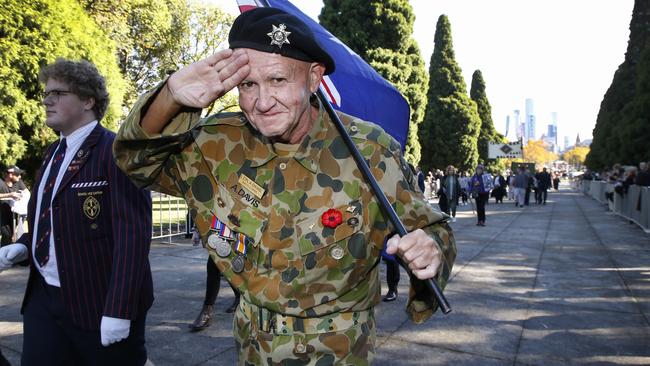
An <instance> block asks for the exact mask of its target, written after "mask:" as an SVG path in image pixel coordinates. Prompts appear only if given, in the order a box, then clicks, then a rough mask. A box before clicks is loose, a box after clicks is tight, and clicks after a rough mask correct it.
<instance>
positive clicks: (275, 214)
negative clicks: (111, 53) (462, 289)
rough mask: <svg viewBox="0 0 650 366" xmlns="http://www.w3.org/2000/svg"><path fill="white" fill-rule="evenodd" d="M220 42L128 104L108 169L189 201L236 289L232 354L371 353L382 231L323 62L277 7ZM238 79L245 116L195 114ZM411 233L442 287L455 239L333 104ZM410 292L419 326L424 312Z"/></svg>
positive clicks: (416, 268)
mask: <svg viewBox="0 0 650 366" xmlns="http://www.w3.org/2000/svg"><path fill="white" fill-rule="evenodd" d="M229 42H230V47H231V48H232V49H233V50H224V51H221V52H219V53H217V54H215V55H213V56H210V57H208V58H207V59H205V60H202V61H199V62H196V63H194V64H191V65H189V66H187V67H185V68H183V69H182V70H180V71H178V72H176V73H174V74H173V75H172V76H170V77H169V79H168V80H166V82H164V83H162V84H161V85H160V86H158V87H157V88H156V89H155V90H154V91H152V92H150V93H148V94H145V95H143V96H142V97H141V98H140V100H139V101H138V102H137V104H136V105H135V107H134V108H133V110H132V111H131V114H130V115H129V117H128V119H127V121H126V123H125V124H124V125H123V126H122V129H121V130H120V132H119V134H118V139H117V140H116V143H115V145H114V153H115V156H116V160H117V161H118V164H119V165H120V166H121V168H122V169H124V170H125V171H126V172H127V174H128V175H129V176H130V177H131V179H133V180H134V181H135V182H136V183H137V184H138V185H140V186H146V187H150V188H152V189H155V190H159V191H163V192H167V193H170V194H175V195H180V196H183V197H185V199H186V200H187V202H188V204H189V206H190V208H191V212H192V214H193V215H194V217H195V222H196V225H197V227H198V229H199V232H200V234H201V237H202V240H203V241H204V243H206V247H207V248H208V251H209V254H210V256H211V258H212V259H213V260H214V261H215V262H216V264H217V266H218V267H219V269H220V271H222V272H223V274H224V276H225V277H226V278H227V279H228V281H230V282H231V283H232V284H233V285H234V286H235V287H236V288H237V289H238V290H239V291H240V292H241V293H242V300H241V303H240V307H239V309H238V310H237V312H236V315H235V320H234V335H235V342H236V345H237V348H238V351H239V363H240V364H242V365H243V364H289V363H292V362H297V363H300V364H304V365H307V364H309V365H316V364H318V365H330V364H334V363H336V364H346V365H348V364H354V365H364V364H369V363H370V362H371V361H372V358H373V356H374V350H375V348H374V347H375V322H374V316H373V307H374V306H375V305H376V304H378V303H379V301H380V281H379V276H378V274H379V272H378V271H379V269H378V263H379V258H380V251H381V248H382V245H383V242H384V238H386V237H387V236H389V235H391V234H392V232H393V231H394V229H393V228H392V226H391V224H390V223H389V220H388V218H387V217H385V216H384V214H383V213H382V212H381V210H380V209H379V206H378V204H377V201H376V199H375V198H374V196H373V193H372V191H371V190H370V187H369V186H368V185H367V184H366V183H365V182H364V181H363V178H362V176H361V174H360V173H359V170H358V168H357V166H356V164H355V162H354V160H353V158H352V157H351V155H350V152H349V151H348V149H347V148H346V146H345V145H344V144H343V142H342V141H341V138H340V136H339V135H338V132H337V130H336V129H335V128H334V126H333V125H332V122H331V121H330V119H329V117H328V116H327V115H326V114H325V113H324V109H323V107H322V106H321V105H320V103H319V101H318V99H317V98H315V96H314V93H315V92H316V91H317V89H318V85H319V83H320V81H321V78H322V77H323V75H324V74H329V73H331V72H333V71H334V67H335V65H334V61H333V60H332V58H331V57H330V56H329V55H328V54H327V52H326V51H324V50H323V49H322V48H321V47H320V45H319V44H318V43H317V42H316V40H315V39H314V35H313V34H312V32H311V31H310V30H309V28H308V27H307V26H306V25H305V24H304V23H302V22H301V21H300V20H298V19H297V18H296V17H294V16H291V15H289V14H287V13H285V12H283V11H280V10H277V9H271V8H259V9H255V10H251V11H248V12H246V13H244V14H242V15H240V16H239V17H238V18H237V19H236V20H235V22H234V24H233V27H232V29H231V32H230V36H229ZM234 87H238V88H239V104H240V107H241V109H242V113H229V114H220V115H216V116H209V117H207V118H204V119H200V110H201V108H204V107H206V106H208V105H209V104H210V103H212V102H213V101H214V100H216V99H218V98H219V97H221V96H223V95H224V94H225V93H226V92H228V91H229V90H231V89H233V88H234ZM339 115H340V118H341V119H342V121H343V123H344V125H345V127H346V128H347V130H348V131H349V133H350V135H351V136H352V138H353V140H354V141H355V143H356V144H357V145H358V147H359V149H360V151H361V152H362V153H363V154H364V157H365V158H366V159H367V161H368V162H369V164H370V166H371V167H372V170H373V173H374V175H375V176H376V177H377V179H378V181H379V184H380V185H381V187H383V189H384V190H385V193H386V194H387V196H388V198H389V199H390V200H391V201H392V202H393V204H394V207H395V208H396V211H397V212H398V214H399V215H400V216H401V219H402V220H403V222H404V224H405V225H406V227H407V228H408V229H409V231H410V233H409V234H408V235H406V236H404V237H402V238H399V237H397V236H393V237H392V239H391V240H390V241H389V248H388V252H389V253H390V254H398V255H400V256H401V257H402V258H403V259H404V261H405V262H406V263H407V264H408V265H409V267H410V268H411V269H412V271H413V273H414V274H415V275H416V276H417V277H418V278H420V279H428V278H434V277H436V278H437V279H438V281H439V283H440V285H444V284H445V282H446V280H447V278H448V277H449V273H450V271H451V266H452V264H453V260H454V258H455V254H456V249H455V245H454V241H453V237H452V236H451V231H450V229H449V228H448V226H447V225H446V222H445V216H444V215H443V214H441V213H439V212H436V211H434V210H432V209H431V207H430V206H428V205H427V204H426V202H425V200H424V198H423V196H422V194H421V193H419V191H418V189H417V188H416V184H417V182H416V181H415V178H414V176H413V174H412V173H411V171H410V169H409V168H408V166H407V164H406V162H405V161H404V159H403V158H402V156H401V154H400V148H399V145H398V144H397V143H396V142H395V141H394V140H393V139H392V138H391V137H390V136H388V135H387V134H386V133H385V132H384V131H383V130H382V129H381V128H379V127H378V126H376V125H374V124H372V123H368V122H364V121H361V120H359V119H356V118H354V117H351V116H348V115H345V114H342V113H340V114H339ZM435 306H436V305H435V304H434V303H433V301H432V300H431V299H424V298H419V297H418V296H417V293H416V292H415V291H413V290H412V291H411V294H410V297H409V302H408V305H407V311H408V313H409V314H410V316H411V318H412V319H413V320H414V321H416V322H422V321H424V320H426V319H427V318H428V317H429V316H431V314H432V313H433V311H434V309H435Z"/></svg>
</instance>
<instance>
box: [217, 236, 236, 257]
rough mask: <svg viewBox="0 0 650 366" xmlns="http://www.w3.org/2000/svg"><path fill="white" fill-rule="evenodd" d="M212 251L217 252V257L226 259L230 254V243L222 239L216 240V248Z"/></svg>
mask: <svg viewBox="0 0 650 366" xmlns="http://www.w3.org/2000/svg"><path fill="white" fill-rule="evenodd" d="M213 249H214V250H215V251H216V252H217V255H218V256H219V257H221V258H226V257H228V256H229V255H230V252H232V249H231V247H230V242H228V241H227V240H226V239H224V238H217V245H216V248H213Z"/></svg>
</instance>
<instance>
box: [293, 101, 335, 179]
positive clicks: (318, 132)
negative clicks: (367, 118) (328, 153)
mask: <svg viewBox="0 0 650 366" xmlns="http://www.w3.org/2000/svg"><path fill="white" fill-rule="evenodd" d="M310 102H311V105H312V106H314V107H316V108H318V117H316V121H315V122H314V125H313V126H312V127H311V130H310V131H309V133H308V134H307V135H306V136H305V138H304V139H303V140H302V142H301V143H300V147H299V148H298V150H297V151H296V153H295V154H294V156H293V158H294V159H296V161H298V162H299V163H300V165H302V166H303V167H305V169H307V170H309V171H311V172H312V173H316V172H317V171H318V168H317V167H318V161H319V160H320V154H321V152H322V151H323V147H322V146H320V145H321V142H322V141H323V140H325V139H326V137H327V136H328V132H329V127H330V126H331V121H330V120H329V116H328V117H327V118H325V115H324V113H323V111H324V108H323V105H322V104H321V101H320V99H318V98H317V97H315V96H314V97H313V98H312V100H311V101H310Z"/></svg>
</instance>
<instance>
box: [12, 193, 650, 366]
mask: <svg viewBox="0 0 650 366" xmlns="http://www.w3.org/2000/svg"><path fill="white" fill-rule="evenodd" d="M487 224H488V226H487V227H477V226H475V218H474V217H473V216H472V213H471V209H470V208H469V206H463V207H461V211H460V212H459V217H458V221H457V222H456V223H454V224H453V226H454V228H455V230H456V238H457V244H458V252H459V255H458V259H457V261H456V265H455V266H454V272H453V279H452V281H451V283H450V284H449V287H448V289H447V291H446V294H447V296H448V298H449V301H450V303H451V305H452V307H453V309H454V310H453V312H452V313H451V314H450V315H448V316H443V315H440V314H437V315H436V316H435V317H434V318H433V319H432V320H430V321H429V322H427V323H426V324H424V325H419V326H418V325H413V324H410V323H409V322H408V320H407V318H406V315H405V314H404V311H403V308H404V305H405V303H404V302H405V298H404V296H403V295H400V297H399V299H398V301H396V302H394V303H390V304H381V305H380V306H379V307H378V309H377V314H378V315H377V317H378V324H379V326H378V334H379V339H378V353H377V358H376V362H375V364H376V365H446V364H453V365H454V366H458V365H610V364H611V365H649V364H650V320H649V319H650V236H648V235H646V234H644V233H643V232H642V231H641V230H639V229H638V228H637V227H636V226H634V225H630V224H628V223H626V222H625V221H624V220H623V219H621V218H619V217H617V216H614V215H612V214H609V213H607V212H606V211H605V210H604V208H602V207H601V206H600V205H598V204H597V203H596V202H595V201H593V200H591V199H589V198H586V197H583V196H582V195H580V194H577V193H572V192H570V191H561V192H559V193H551V194H550V195H549V203H548V204H547V205H546V206H529V207H526V208H524V209H517V208H515V207H514V205H513V204H512V203H509V202H508V203H505V204H501V205H496V204H493V203H491V204H489V205H488V218H487ZM151 262H152V267H153V271H154V283H155V287H156V302H155V304H154V306H153V308H152V309H151V311H150V313H149V317H148V320H147V322H148V327H147V345H148V350H149V353H150V359H151V360H152V361H153V362H154V363H155V364H156V365H232V364H234V363H235V352H234V349H233V341H232V338H231V316H230V315H228V314H225V313H224V309H225V308H226V307H227V306H228V305H229V304H230V302H231V301H232V299H233V295H232V292H231V290H230V289H229V287H228V286H227V285H226V284H225V283H223V284H222V289H221V294H220V296H219V299H218V300H217V304H216V308H217V314H216V323H215V324H214V325H213V326H211V327H210V328H208V329H207V330H205V331H203V332H201V333H198V334H194V333H189V332H188V330H187V324H188V323H189V322H191V321H192V320H193V319H194V317H195V316H196V314H197V312H198V311H199V309H200V307H201V302H202V298H203V286H204V281H205V280H204V276H205V274H204V273H205V262H206V255H205V253H204V252H203V251H202V250H200V249H196V248H192V247H191V246H170V245H164V244H154V245H153V248H152V253H151ZM26 275H27V271H26V270H25V269H22V268H15V269H12V270H10V271H7V272H4V273H2V274H1V275H0V294H2V295H1V296H0V320H1V321H0V347H1V348H2V351H3V353H4V354H5V355H6V356H7V357H8V358H9V359H10V360H11V361H12V363H13V364H14V365H18V364H19V362H18V359H19V357H20V354H19V352H20V350H21V341H22V325H21V317H20V316H19V315H18V308H19V304H20V300H21V298H22V291H23V287H24V281H25V277H26ZM403 278H404V279H406V276H404V277H403ZM407 285H408V284H407V281H402V283H401V286H400V291H401V294H405V293H407Z"/></svg>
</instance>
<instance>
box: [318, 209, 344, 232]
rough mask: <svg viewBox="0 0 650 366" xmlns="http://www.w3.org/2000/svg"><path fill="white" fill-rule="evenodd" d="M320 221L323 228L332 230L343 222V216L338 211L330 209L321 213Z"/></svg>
mask: <svg viewBox="0 0 650 366" xmlns="http://www.w3.org/2000/svg"><path fill="white" fill-rule="evenodd" d="M320 219H321V222H322V223H323V225H324V226H327V227H330V228H332V229H334V228H336V227H337V226H339V225H340V224H341V223H342V222H343V214H342V213H341V211H339V210H336V209H333V208H330V209H329V210H327V211H325V213H323V215H322V216H321V217H320Z"/></svg>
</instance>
